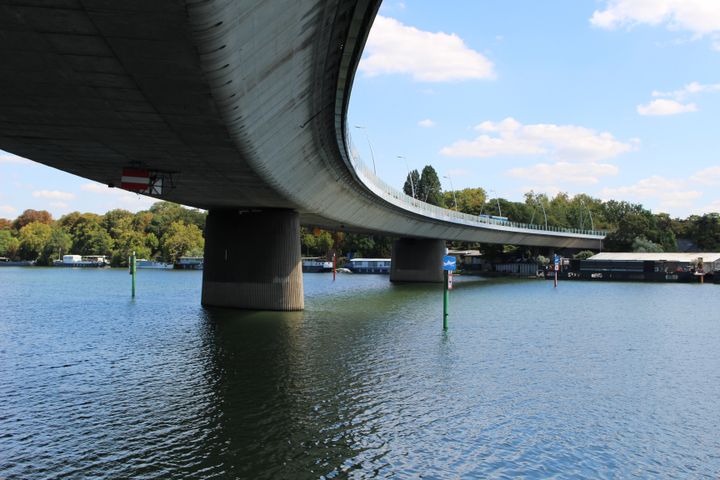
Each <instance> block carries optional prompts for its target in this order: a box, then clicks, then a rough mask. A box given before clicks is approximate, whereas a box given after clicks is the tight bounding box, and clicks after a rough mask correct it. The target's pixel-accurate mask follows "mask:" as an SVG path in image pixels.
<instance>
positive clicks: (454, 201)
mask: <svg viewBox="0 0 720 480" xmlns="http://www.w3.org/2000/svg"><path fill="white" fill-rule="evenodd" d="M443 178H447V179H448V180H450V188H452V192H453V203H454V204H455V211H456V212H457V197H456V196H455V187H453V183H452V178H450V177H449V176H447V175H444V176H443Z"/></svg>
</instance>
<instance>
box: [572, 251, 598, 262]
mask: <svg viewBox="0 0 720 480" xmlns="http://www.w3.org/2000/svg"><path fill="white" fill-rule="evenodd" d="M593 255H595V252H593V251H592V250H581V251H579V252H578V253H576V254H575V255H573V258H574V259H575V260H587V259H588V258H590V257H592V256H593Z"/></svg>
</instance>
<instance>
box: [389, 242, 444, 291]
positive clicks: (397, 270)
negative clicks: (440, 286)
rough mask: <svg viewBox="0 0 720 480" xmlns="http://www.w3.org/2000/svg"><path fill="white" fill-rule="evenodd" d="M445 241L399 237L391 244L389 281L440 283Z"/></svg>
mask: <svg viewBox="0 0 720 480" xmlns="http://www.w3.org/2000/svg"><path fill="white" fill-rule="evenodd" d="M444 255H445V241H444V240H433V239H427V238H400V239H399V240H397V241H396V242H395V243H394V244H393V250H392V265H391V267H390V281H391V282H425V283H441V282H442V281H443V270H442V260H443V256H444Z"/></svg>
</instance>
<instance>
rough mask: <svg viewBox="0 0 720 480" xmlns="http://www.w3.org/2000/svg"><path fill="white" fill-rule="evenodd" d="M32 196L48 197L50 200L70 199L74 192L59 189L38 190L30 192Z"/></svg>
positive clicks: (73, 196)
mask: <svg viewBox="0 0 720 480" xmlns="http://www.w3.org/2000/svg"><path fill="white" fill-rule="evenodd" d="M32 196H33V197H35V198H49V199H52V200H72V199H73V198H75V194H74V193H70V192H61V191H59V190H38V191H36V192H32Z"/></svg>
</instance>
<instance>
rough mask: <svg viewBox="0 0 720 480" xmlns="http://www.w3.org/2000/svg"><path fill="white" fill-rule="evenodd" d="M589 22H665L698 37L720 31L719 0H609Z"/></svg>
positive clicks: (614, 25)
mask: <svg viewBox="0 0 720 480" xmlns="http://www.w3.org/2000/svg"><path fill="white" fill-rule="evenodd" d="M590 23H592V24H593V25H595V26H597V27H600V28H607V29H614V28H618V27H623V26H628V27H631V26H633V25H637V24H648V25H653V26H658V25H665V26H666V27H667V28H668V29H670V30H685V31H689V32H692V33H694V34H696V35H698V36H702V35H705V34H711V33H713V32H718V31H720V2H718V0H608V1H607V7H606V8H605V9H604V10H602V11H600V10H596V11H595V13H593V16H592V18H591V19H590Z"/></svg>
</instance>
